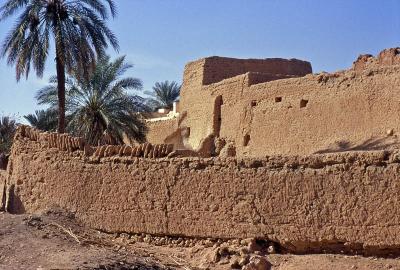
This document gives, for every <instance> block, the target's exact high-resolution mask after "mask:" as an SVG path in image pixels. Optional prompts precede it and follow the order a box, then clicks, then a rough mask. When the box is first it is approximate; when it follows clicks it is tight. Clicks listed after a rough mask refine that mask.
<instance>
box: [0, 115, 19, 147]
mask: <svg viewBox="0 0 400 270" xmlns="http://www.w3.org/2000/svg"><path fill="white" fill-rule="evenodd" d="M16 129H17V123H16V122H15V120H14V119H12V118H11V117H9V116H3V117H0V153H6V154H8V153H10V150H11V146H12V142H13V138H14V134H15V131H16Z"/></svg>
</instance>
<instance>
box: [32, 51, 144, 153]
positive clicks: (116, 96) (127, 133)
mask: <svg viewBox="0 0 400 270" xmlns="http://www.w3.org/2000/svg"><path fill="white" fill-rule="evenodd" d="M131 67H132V65H129V64H126V63H125V57H124V56H123V57H119V58H117V59H116V60H114V61H110V57H109V56H102V57H101V58H99V59H98V63H97V66H96V68H95V70H94V72H93V74H92V75H91V76H90V77H89V80H80V79H78V78H76V77H68V78H67V80H66V84H67V89H66V110H67V115H68V119H69V121H68V122H69V123H68V126H67V130H68V131H69V132H70V133H72V134H74V135H76V136H81V137H84V138H85V139H86V141H87V142H89V143H90V144H93V145H95V144H99V143H101V144H102V143H108V144H122V143H123V140H124V138H129V139H135V140H136V141H138V142H144V141H145V138H146V132H147V128H146V125H145V123H144V120H143V119H142V117H141V115H140V112H142V111H145V110H146V106H145V105H144V99H143V98H141V97H139V96H137V95H134V94H129V93H127V91H126V90H129V89H136V90H139V89H141V88H142V82H141V81H140V80H139V79H136V78H131V77H128V78H121V76H123V74H124V73H125V72H126V71H127V70H128V69H129V68H131ZM56 84H57V79H56V78H55V77H53V78H52V79H51V80H50V84H49V85H48V86H46V87H44V88H42V89H40V90H39V91H38V93H37V95H36V98H37V100H38V102H39V104H42V105H43V104H47V105H50V108H54V107H55V106H57V87H56Z"/></svg>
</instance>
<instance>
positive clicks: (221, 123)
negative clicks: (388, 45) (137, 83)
mask: <svg viewBox="0 0 400 270" xmlns="http://www.w3.org/2000/svg"><path fill="white" fill-rule="evenodd" d="M399 52H400V49H399V48H394V49H387V50H384V51H382V52H381V53H380V54H379V55H378V56H377V57H376V58H375V57H373V56H371V55H362V56H360V57H359V58H358V59H357V61H355V62H354V65H353V67H352V68H350V69H349V70H345V71H339V72H336V73H333V74H329V73H320V74H312V68H311V64H310V63H309V62H306V61H300V60H297V59H290V60H285V59H264V60H255V59H246V60H244V59H232V58H222V57H209V58H204V59H200V60H198V61H194V62H191V63H188V64H187V65H186V67H185V72H184V78H183V86H182V90H181V98H180V104H179V114H175V116H174V117H169V118H165V119H166V120H162V119H161V120H160V121H153V122H150V123H149V127H150V132H149V134H148V141H149V142H150V143H173V144H174V148H175V149H182V150H183V149H184V150H189V151H192V153H191V154H196V153H197V154H198V155H200V156H217V155H225V156H226V155H227V156H237V157H265V156H269V155H276V154H279V155H307V154H313V153H326V152H336V151H346V150H377V149H386V148H397V143H398V140H397V132H398V131H399V129H400V118H399V115H400V104H399V98H398V97H399V96H400V66H399V64H400V54H399ZM189 153H190V152H189Z"/></svg>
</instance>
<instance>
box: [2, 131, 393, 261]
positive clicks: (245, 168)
mask: <svg viewBox="0 0 400 270" xmlns="http://www.w3.org/2000/svg"><path fill="white" fill-rule="evenodd" d="M30 133H31V134H34V132H30ZM24 134H25V135H24V136H22V133H19V135H17V136H16V139H15V142H14V145H13V148H12V154H11V158H10V162H9V166H8V170H7V175H6V192H5V193H6V195H7V198H6V200H5V201H6V202H7V205H6V206H7V209H8V211H10V212H12V213H35V212H40V211H44V210H46V209H48V208H51V207H54V206H57V207H61V208H63V209H66V210H69V211H71V212H73V213H75V215H76V216H77V217H78V218H79V219H80V220H82V222H84V223H85V224H86V225H89V226H91V227H92V228H96V229H99V230H103V231H108V232H128V233H148V234H155V235H176V236H186V237H200V238H206V237H211V238H250V237H260V238H265V239H269V240H271V241H275V242H276V243H279V244H280V245H281V247H282V248H283V249H286V250H289V251H291V252H297V253H304V252H322V251H334V252H340V251H343V252H354V253H356V252H360V253H362V252H367V253H368V252H369V253H370V254H374V255H376V254H380V253H382V254H389V253H393V252H396V250H398V248H399V247H400V234H399V233H398V232H399V231H400V225H399V224H400V214H399V209H400V201H399V199H398V190H399V188H400V186H399V181H398V175H399V171H400V158H399V157H400V155H399V153H398V152H387V151H373V152H345V153H336V154H324V155H312V156H304V157H299V156H297V157H296V156H295V157H282V156H271V157H268V158H262V159H259V158H258V159H254V158H244V159H238V158H227V159H225V158H206V159H203V158H158V159H156V158H142V157H124V156H119V155H114V156H112V157H102V158H100V159H91V158H88V157H87V156H86V155H85V152H84V151H82V150H81V149H77V150H76V151H74V152H69V151H68V150H67V149H65V148H64V150H60V149H59V148H58V147H54V146H46V145H44V144H42V143H41V141H40V140H37V139H35V138H37V137H39V138H40V137H41V136H43V135H40V134H39V136H36V135H28V134H29V133H24ZM31 136H32V137H31ZM1 175H2V174H0V177H1ZM3 175H4V174H3ZM0 179H2V178H0ZM3 181H4V177H3Z"/></svg>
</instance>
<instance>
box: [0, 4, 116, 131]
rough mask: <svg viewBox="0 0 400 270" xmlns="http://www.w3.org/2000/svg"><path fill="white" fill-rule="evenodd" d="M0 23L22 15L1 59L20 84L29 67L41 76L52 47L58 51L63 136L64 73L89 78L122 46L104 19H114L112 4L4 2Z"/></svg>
mask: <svg viewBox="0 0 400 270" xmlns="http://www.w3.org/2000/svg"><path fill="white" fill-rule="evenodd" d="M2 3H3V4H2V5H1V6H0V22H1V21H3V20H4V19H6V18H9V17H11V16H13V15H15V14H19V15H18V18H17V20H16V23H15V26H14V27H13V29H12V30H11V31H10V32H9V33H8V35H7V36H6V38H5V40H4V42H3V44H2V46H1V49H0V56H1V57H7V62H8V64H9V65H15V70H16V78H17V81H19V80H20V79H21V76H23V75H25V76H26V78H28V75H29V72H30V70H31V68H32V67H33V69H34V70H35V71H36V75H37V76H38V77H42V76H43V72H44V69H45V63H46V60H47V58H48V56H49V50H50V47H51V46H54V47H55V51H56V57H55V60H56V61H55V62H56V66H57V78H58V102H59V103H58V108H57V109H58V111H59V117H58V120H59V123H58V126H59V127H58V129H59V132H64V129H65V121H64V120H65V119H64V118H65V109H64V103H65V93H64V90H65V80H64V79H65V72H68V73H69V74H74V75H75V76H76V77H83V78H86V79H87V78H88V77H89V76H90V73H91V72H92V70H93V69H94V68H95V64H96V58H97V57H98V56H99V55H102V54H104V51H105V50H106V49H107V48H108V45H109V44H111V46H112V47H113V48H114V49H117V50H118V41H117V38H116V37H115V35H114V33H113V32H112V31H111V30H110V29H109V28H108V27H107V25H106V20H107V19H108V17H109V16H110V15H111V16H112V17H114V16H115V14H116V7H115V4H114V1H113V0H3V1H2Z"/></svg>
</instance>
